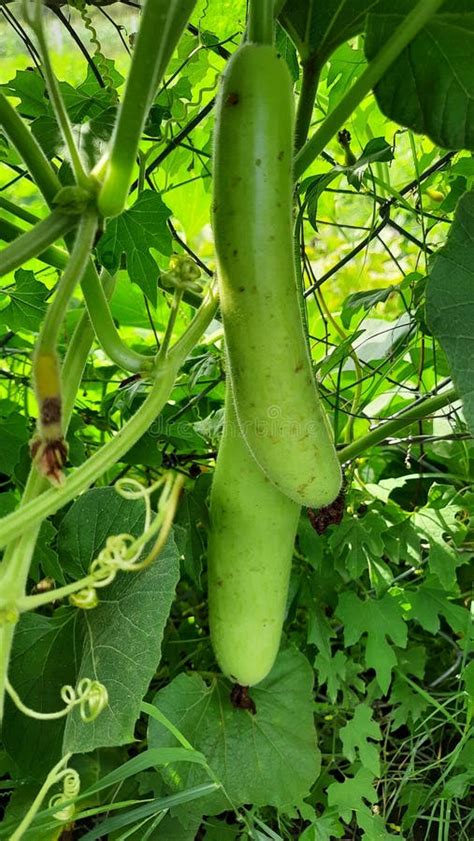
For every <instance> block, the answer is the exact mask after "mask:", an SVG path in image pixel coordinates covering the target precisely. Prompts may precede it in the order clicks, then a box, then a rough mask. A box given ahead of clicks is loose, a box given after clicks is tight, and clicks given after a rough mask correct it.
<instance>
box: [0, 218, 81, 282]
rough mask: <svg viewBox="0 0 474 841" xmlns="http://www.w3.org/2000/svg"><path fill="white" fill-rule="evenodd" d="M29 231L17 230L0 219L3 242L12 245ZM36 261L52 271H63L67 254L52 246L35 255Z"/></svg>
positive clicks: (0, 232)
mask: <svg viewBox="0 0 474 841" xmlns="http://www.w3.org/2000/svg"><path fill="white" fill-rule="evenodd" d="M25 233H29V231H25V230H24V229H23V228H19V227H18V225H15V224H14V223H13V222H10V221H8V220H7V219H0V239H2V240H4V241H5V242H12V243H14V242H15V240H16V239H17V238H19V237H21V236H23V235H24V234H25ZM36 258H37V259H38V260H41V262H42V263H45V264H46V265H47V266H52V267H53V268H54V269H61V271H62V270H63V269H65V268H66V266H67V261H68V254H67V253H66V251H63V249H62V248H57V247H56V246H54V245H51V246H49V247H48V248H45V249H44V251H42V252H41V253H40V254H37V255H36Z"/></svg>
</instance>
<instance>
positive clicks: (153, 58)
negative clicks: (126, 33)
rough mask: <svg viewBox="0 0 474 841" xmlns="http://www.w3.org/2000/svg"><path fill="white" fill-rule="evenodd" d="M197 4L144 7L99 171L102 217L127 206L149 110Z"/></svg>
mask: <svg viewBox="0 0 474 841" xmlns="http://www.w3.org/2000/svg"><path fill="white" fill-rule="evenodd" d="M195 3H196V0H146V2H145V5H144V7H143V12H142V18H141V22H140V28H139V31H138V37H137V41H136V45H135V48H134V51H133V58H132V64H131V67H130V72H129V75H128V79H127V84H126V88H125V94H124V98H123V101H122V104H121V106H120V109H119V114H118V118H117V121H116V123H115V128H114V133H113V136H112V141H111V144H112V145H111V150H110V153H109V155H108V157H107V158H106V159H105V161H101V162H99V164H98V165H97V167H96V168H95V170H94V175H95V176H96V177H97V178H98V179H99V180H100V179H101V178H102V176H103V183H102V188H101V190H100V192H99V197H98V207H99V211H100V212H101V213H102V215H103V216H117V215H118V214H119V213H121V212H122V210H123V208H124V206H125V202H126V199H127V195H128V190H129V186H130V181H131V178H132V171H133V167H134V164H135V159H136V156H137V150H138V144H139V141H140V135H141V132H142V130H143V126H144V123H145V119H146V116H147V113H148V109H149V108H150V105H151V104H152V102H153V98H154V96H155V93H156V90H157V88H158V85H159V83H160V81H161V79H162V77H163V74H164V72H165V70H166V67H167V65H168V62H169V60H170V58H171V56H172V54H173V50H174V48H175V46H176V44H177V43H178V40H179V38H180V36H181V34H182V32H183V29H184V27H185V25H186V23H187V20H188V18H189V16H190V14H191V12H192V10H193V8H194V6H195ZM104 170H105V172H104Z"/></svg>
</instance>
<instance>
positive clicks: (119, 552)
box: [56, 473, 184, 610]
mask: <svg viewBox="0 0 474 841" xmlns="http://www.w3.org/2000/svg"><path fill="white" fill-rule="evenodd" d="M183 482H184V479H183V477H182V476H180V475H177V474H172V473H167V474H165V475H164V476H162V477H160V479H158V480H157V481H156V482H154V484H153V485H151V486H150V487H149V488H145V487H144V486H143V485H141V484H140V482H137V481H135V479H122V480H120V481H119V482H117V484H116V485H115V488H116V490H117V492H118V493H119V494H120V496H122V497H123V498H124V499H130V500H137V499H142V500H143V501H144V503H145V526H144V530H143V533H142V534H141V535H140V537H137V538H135V537H133V536H132V535H131V534H115V535H111V536H110V537H108V538H107V541H106V543H105V546H104V548H103V549H102V550H101V551H100V552H99V554H98V555H97V557H96V558H94V560H93V561H92V563H91V565H90V567H89V575H88V576H87V579H85V580H86V581H87V584H86V586H85V587H82V588H81V589H80V590H79V591H78V592H76V593H73V594H72V595H70V596H69V601H70V603H71V604H72V605H74V607H78V608H81V609H82V610H91V609H93V608H94V607H97V605H98V604H99V598H98V596H97V592H96V590H97V588H99V587H107V586H108V585H109V584H111V583H112V581H113V580H114V578H115V576H116V575H117V573H118V572H120V571H121V572H139V571H140V570H142V569H145V568H146V567H148V566H149V565H150V564H151V563H152V562H153V561H154V560H155V558H156V557H157V556H158V555H159V553H160V552H161V550H162V548H163V546H164V544H165V542H166V540H167V538H168V535H169V532H170V529H171V525H172V523H173V519H174V516H175V513H176V508H177V505H178V501H179V497H180V494H181V488H182V486H183ZM160 487H161V488H162V491H161V494H160V498H159V502H158V511H157V513H156V516H155V517H154V518H153V512H152V510H151V495H152V494H153V493H154V492H155V491H156V490H158V488H160ZM152 539H154V543H153V546H152V548H151V549H150V550H149V551H148V553H147V554H146V556H145V558H143V560H140V558H141V556H142V553H143V550H144V548H145V546H146V545H147V544H148V543H149V542H150V540H152ZM57 596H58V591H56V597H57Z"/></svg>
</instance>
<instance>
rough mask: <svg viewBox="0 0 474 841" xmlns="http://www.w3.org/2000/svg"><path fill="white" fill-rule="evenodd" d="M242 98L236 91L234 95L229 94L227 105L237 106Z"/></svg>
mask: <svg viewBox="0 0 474 841" xmlns="http://www.w3.org/2000/svg"><path fill="white" fill-rule="evenodd" d="M239 100H240V97H239V94H238V93H236V92H235V91H234V92H233V93H229V94H228V96H227V99H226V101H225V104H226V105H237V104H238V103H239Z"/></svg>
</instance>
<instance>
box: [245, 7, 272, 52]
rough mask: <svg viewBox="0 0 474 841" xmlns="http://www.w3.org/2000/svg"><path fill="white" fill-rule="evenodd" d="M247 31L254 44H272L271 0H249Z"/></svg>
mask: <svg viewBox="0 0 474 841" xmlns="http://www.w3.org/2000/svg"><path fill="white" fill-rule="evenodd" d="M247 33H248V40H249V41H252V42H253V43H255V44H273V0H250V2H249V16H248V25H247Z"/></svg>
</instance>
